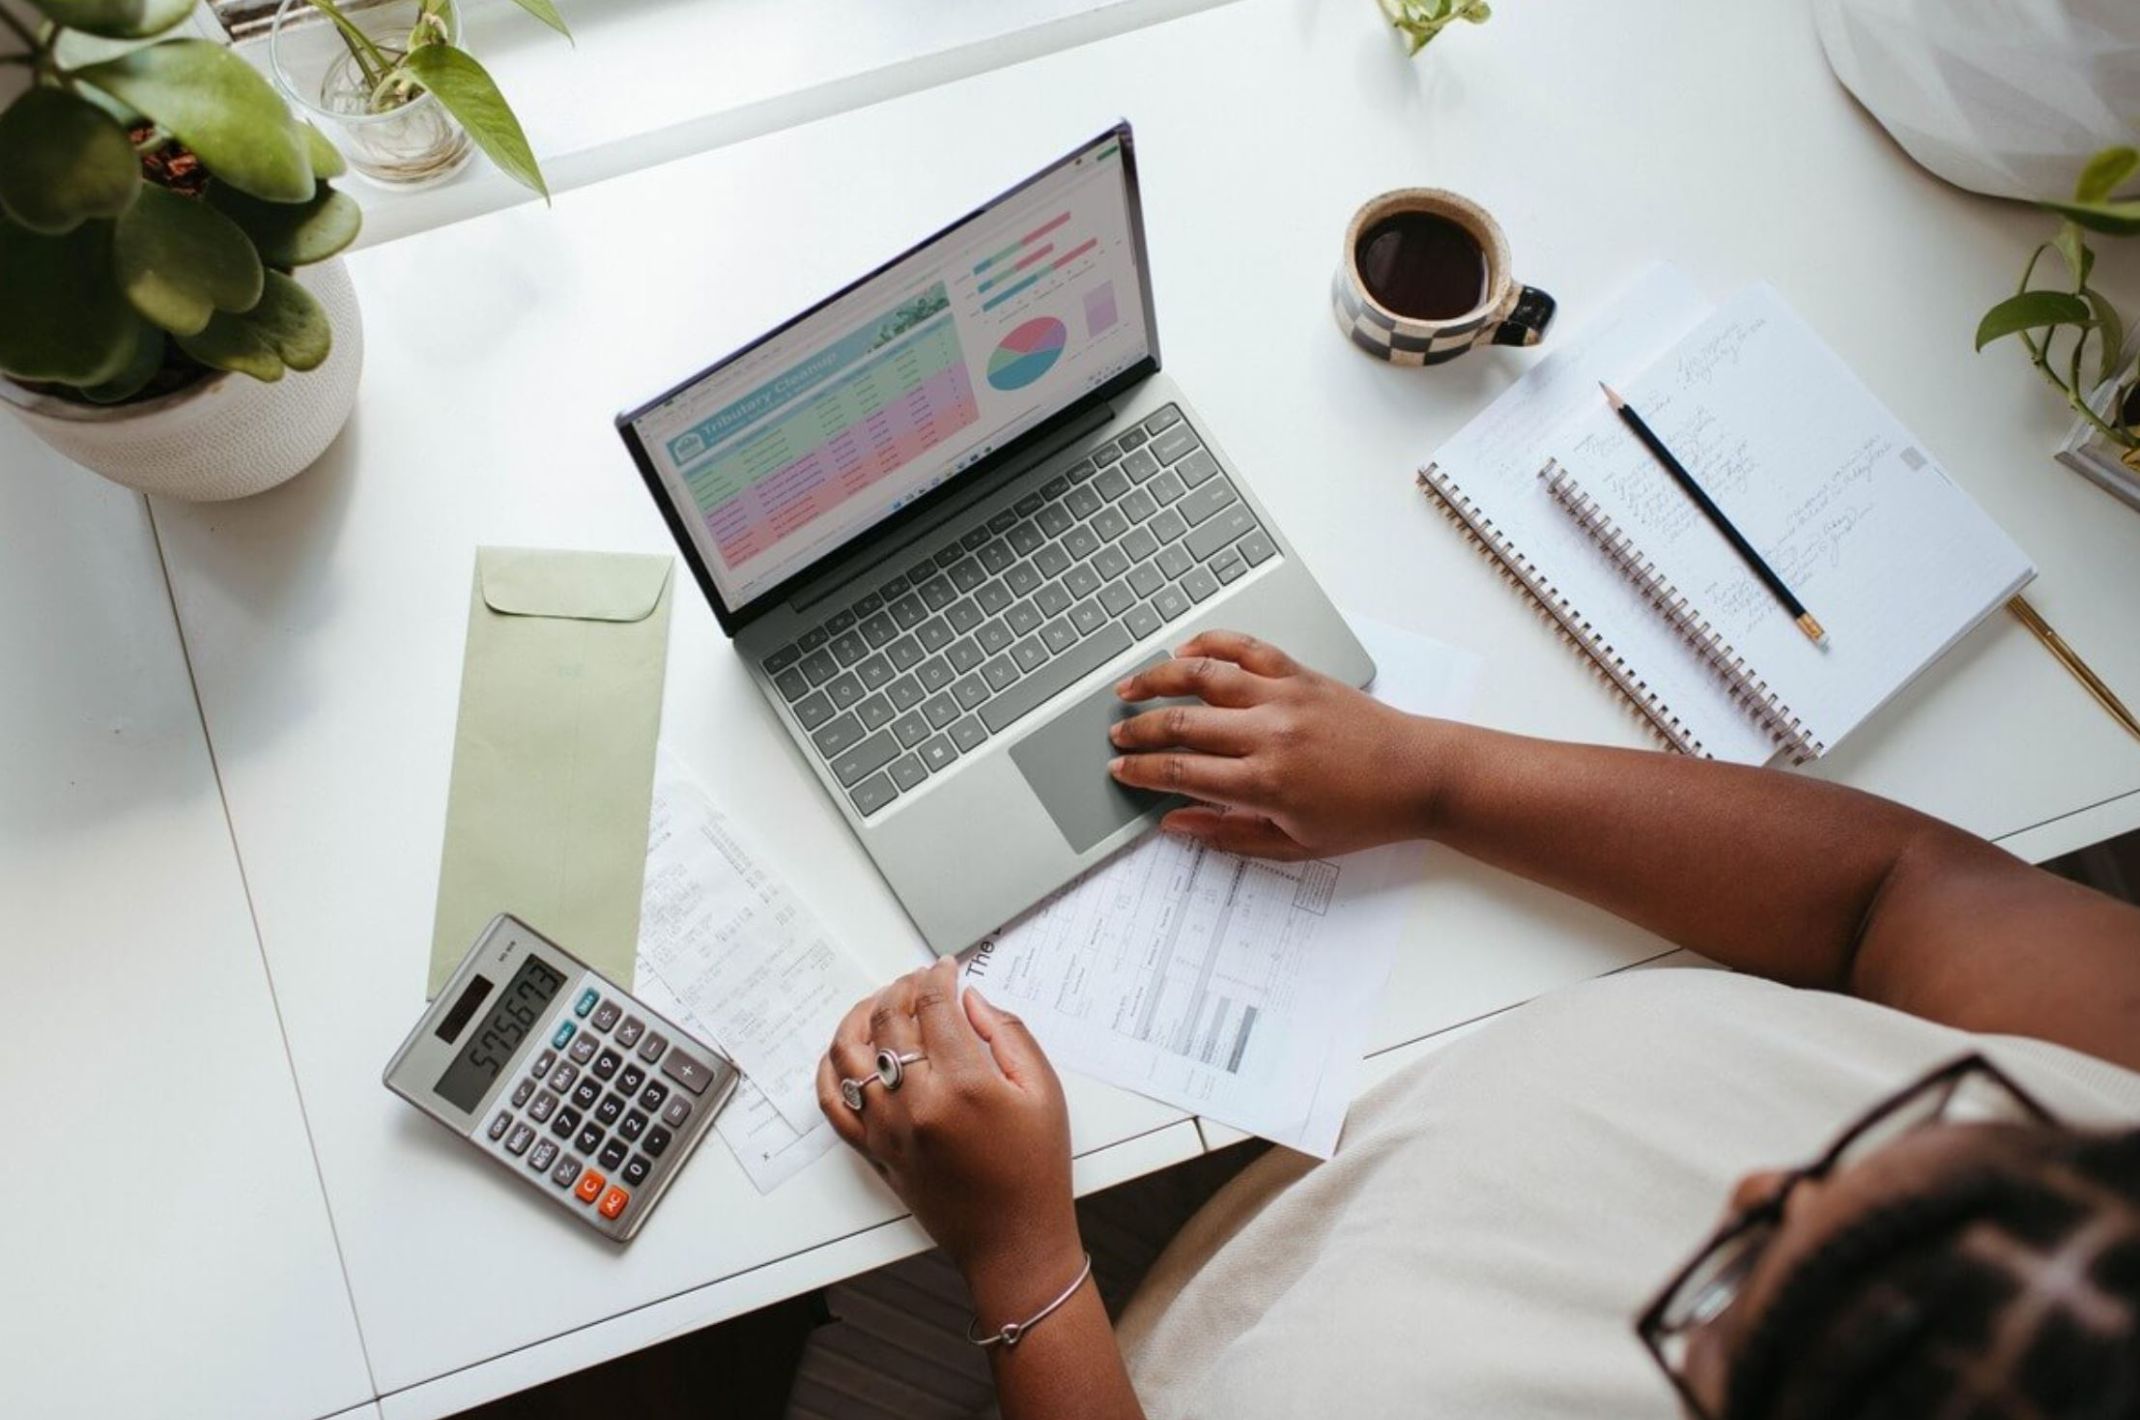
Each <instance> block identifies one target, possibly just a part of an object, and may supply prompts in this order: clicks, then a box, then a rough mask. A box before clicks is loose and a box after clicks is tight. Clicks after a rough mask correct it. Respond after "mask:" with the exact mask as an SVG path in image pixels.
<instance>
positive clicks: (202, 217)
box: [112, 183, 261, 335]
mask: <svg viewBox="0 0 2140 1420" xmlns="http://www.w3.org/2000/svg"><path fill="white" fill-rule="evenodd" d="M112 269H113V270H114V271H115V272H117V273H118V277H119V285H120V287H121V289H123V290H124V291H125V292H126V298H127V300H129V301H131V302H132V303H133V306H134V309H135V310H137V311H139V312H141V314H143V315H144V316H147V317H148V318H149V319H150V320H152V321H154V322H156V324H158V325H160V326H162V327H163V328H164V329H165V330H168V331H170V332H171V333H172V334H173V335H192V334H194V333H195V332H196V331H198V330H199V329H200V328H201V327H202V326H204V325H206V324H208V319H209V317H210V316H213V315H214V314H215V313H216V312H217V311H243V310H248V309H250V308H251V307H252V305H253V303H254V302H255V301H258V300H259V299H260V290H261V269H260V256H259V253H257V252H255V251H254V250H253V243H252V239H251V238H250V237H248V236H246V234H245V229H244V228H243V227H240V226H239V225H238V224H237V223H236V222H233V221H231V220H230V218H228V217H226V216H224V215H223V214H222V213H221V212H218V211H216V209H215V208H213V207H210V206H209V205H208V204H207V203H205V202H201V201H197V200H196V199H194V198H191V197H181V196H179V195H178V194H177V193H175V192H172V191H171V190H170V189H169V188H163V187H157V186H156V185H154V184H153V183H151V184H149V185H148V186H145V187H143V188H142V189H141V196H140V197H139V198H138V199H137V200H136V201H135V203H134V205H133V206H132V207H130V208H128V209H127V213H126V215H125V216H123V217H121V218H120V219H119V221H118V223H117V224H116V227H115V230H114V234H113V241H112Z"/></svg>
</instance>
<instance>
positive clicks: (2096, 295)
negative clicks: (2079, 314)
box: [2081, 291, 2125, 385]
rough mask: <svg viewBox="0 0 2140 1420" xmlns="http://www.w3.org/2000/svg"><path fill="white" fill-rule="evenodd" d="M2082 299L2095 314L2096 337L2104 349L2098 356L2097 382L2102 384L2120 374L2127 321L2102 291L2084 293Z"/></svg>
mask: <svg viewBox="0 0 2140 1420" xmlns="http://www.w3.org/2000/svg"><path fill="white" fill-rule="evenodd" d="M2081 297H2082V299H2084V300H2086V301H2087V302H2088V306H2089V309H2091V310H2093V311H2094V312H2095V329H2096V337H2097V338H2098V339H2099V340H2101V341H2102V342H2103V343H2102V348H2101V350H2100V351H2099V352H2098V354H2097V364H2096V376H2095V382H2096V383H2097V384H2099V385H2100V384H2102V383H2103V382H2104V381H2106V380H2108V379H2109V378H2110V377H2111V376H2112V375H2114V374H2116V373H2117V372H2118V357H2119V356H2120V355H2122V354H2124V353H2125V319H2124V317H2122V316H2120V315H2119V314H2118V308H2117V307H2116V306H2114V305H2112V304H2111V302H2110V298H2109V297H2108V296H2105V295H2104V294H2103V293H2102V292H2101V291H2083V292H2081Z"/></svg>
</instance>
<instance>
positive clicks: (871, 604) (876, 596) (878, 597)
mask: <svg viewBox="0 0 2140 1420" xmlns="http://www.w3.org/2000/svg"><path fill="white" fill-rule="evenodd" d="M882 610H884V594H883V593H882V592H870V593H867V594H866V595H864V596H862V597H860V598H858V599H857V600H856V601H855V604H854V614H855V615H856V616H859V617H861V618H862V619H863V620H864V621H867V620H868V619H869V618H870V617H872V616H874V615H876V614H877V613H878V612H880V611H882Z"/></svg>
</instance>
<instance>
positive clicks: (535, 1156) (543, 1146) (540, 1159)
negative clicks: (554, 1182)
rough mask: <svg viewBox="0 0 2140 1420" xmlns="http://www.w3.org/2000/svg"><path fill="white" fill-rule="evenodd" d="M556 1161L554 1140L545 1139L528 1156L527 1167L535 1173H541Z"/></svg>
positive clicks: (555, 1143)
mask: <svg viewBox="0 0 2140 1420" xmlns="http://www.w3.org/2000/svg"><path fill="white" fill-rule="evenodd" d="M556 1160H557V1141H555V1140H554V1139H545V1140H543V1141H542V1142H541V1143H539V1144H537V1145H536V1146H535V1151H534V1152H533V1153H531V1154H529V1155H528V1167H529V1168H531V1169H533V1170H535V1172H537V1173H541V1172H542V1171H543V1170H544V1169H547V1168H548V1167H550V1165H551V1164H552V1163H554V1162H556Z"/></svg>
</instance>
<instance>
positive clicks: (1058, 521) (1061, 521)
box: [1033, 503, 1076, 537]
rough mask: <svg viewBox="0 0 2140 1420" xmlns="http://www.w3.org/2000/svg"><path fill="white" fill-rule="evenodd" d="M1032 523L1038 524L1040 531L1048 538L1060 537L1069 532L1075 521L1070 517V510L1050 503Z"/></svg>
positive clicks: (1058, 504)
mask: <svg viewBox="0 0 2140 1420" xmlns="http://www.w3.org/2000/svg"><path fill="white" fill-rule="evenodd" d="M1033 521H1034V522H1036V523H1038V524H1040V530H1041V531H1042V532H1044V533H1046V534H1047V535H1048V536H1049V537H1061V536H1062V535H1063V534H1064V533H1066V532H1068V531H1070V528H1071V526H1072V525H1073V524H1074V523H1075V522H1076V519H1074V518H1072V517H1071V516H1070V510H1069V509H1068V508H1065V507H1064V506H1063V505H1062V504H1060V503H1050V504H1049V505H1048V506H1047V507H1045V508H1042V509H1041V510H1040V515H1039V516H1038V517H1036V518H1034V519H1033Z"/></svg>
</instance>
